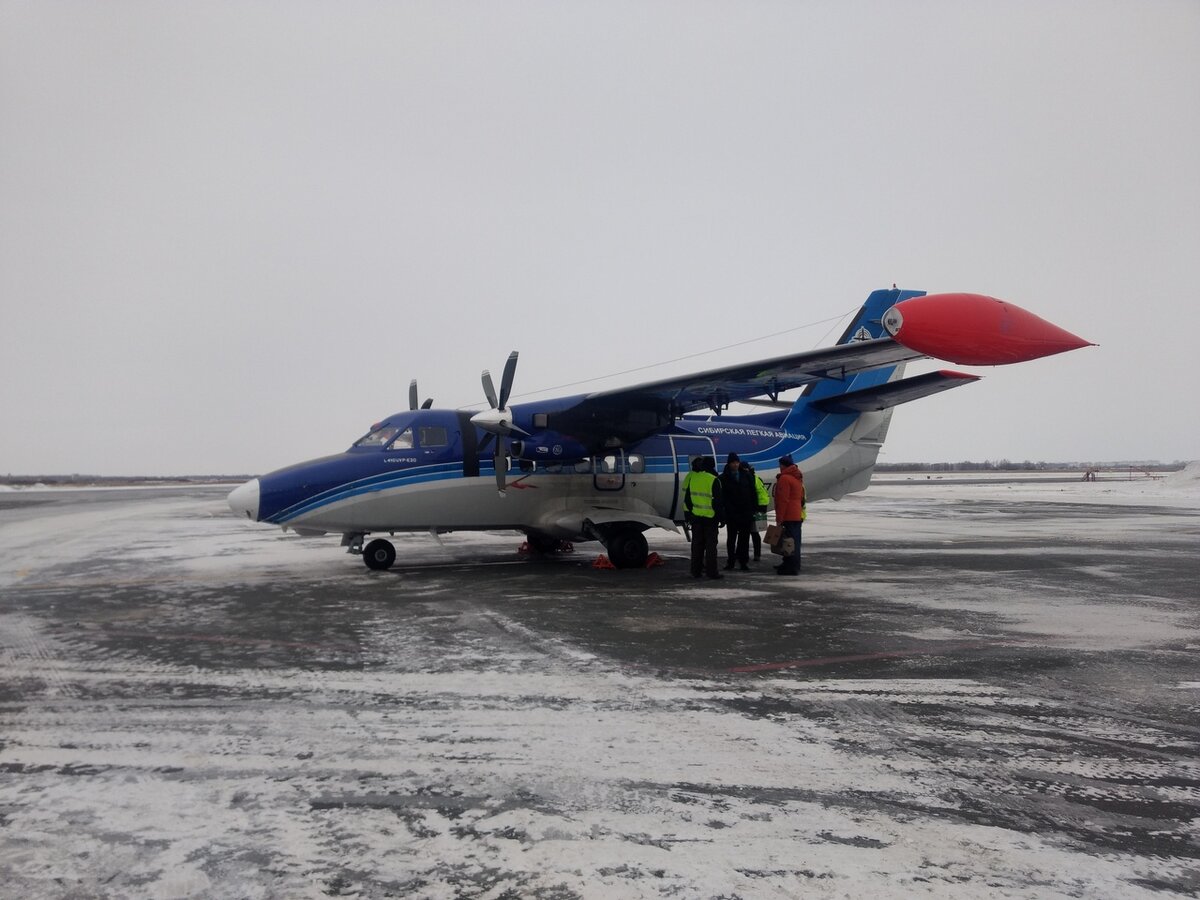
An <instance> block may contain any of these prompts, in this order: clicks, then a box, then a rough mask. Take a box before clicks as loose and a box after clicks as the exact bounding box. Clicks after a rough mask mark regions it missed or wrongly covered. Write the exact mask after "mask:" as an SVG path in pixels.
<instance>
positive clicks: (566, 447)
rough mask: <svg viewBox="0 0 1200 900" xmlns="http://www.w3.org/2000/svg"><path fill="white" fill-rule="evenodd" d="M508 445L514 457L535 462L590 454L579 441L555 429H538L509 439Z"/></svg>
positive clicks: (579, 457) (571, 458) (562, 459)
mask: <svg viewBox="0 0 1200 900" xmlns="http://www.w3.org/2000/svg"><path fill="white" fill-rule="evenodd" d="M508 446H509V448H510V449H511V452H512V455H513V456H514V457H515V458H517V459H528V460H533V461H535V462H573V461H574V460H577V459H585V458H586V457H589V456H591V455H592V454H591V451H589V450H588V448H587V447H585V446H584V445H583V444H581V443H580V442H579V441H577V440H575V439H574V438H571V437H567V436H566V435H563V434H559V433H558V432H557V431H539V432H537V433H536V434H531V435H529V436H528V437H524V438H520V439H517V440H512V441H509V444H508Z"/></svg>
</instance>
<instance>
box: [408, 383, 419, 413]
mask: <svg viewBox="0 0 1200 900" xmlns="http://www.w3.org/2000/svg"><path fill="white" fill-rule="evenodd" d="M408 408H409V409H416V408H417V379H415V378H414V379H413V380H412V381H410V382H409V383H408Z"/></svg>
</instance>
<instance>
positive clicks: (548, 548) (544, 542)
mask: <svg viewBox="0 0 1200 900" xmlns="http://www.w3.org/2000/svg"><path fill="white" fill-rule="evenodd" d="M561 543H562V541H560V540H559V539H558V538H553V537H550V535H548V534H539V533H538V532H536V531H534V532H530V534H529V546H530V547H532V548H533V550H534V552H535V553H540V554H542V555H543V556H549V555H550V554H552V553H555V552H557V551H558V546H559V544H561Z"/></svg>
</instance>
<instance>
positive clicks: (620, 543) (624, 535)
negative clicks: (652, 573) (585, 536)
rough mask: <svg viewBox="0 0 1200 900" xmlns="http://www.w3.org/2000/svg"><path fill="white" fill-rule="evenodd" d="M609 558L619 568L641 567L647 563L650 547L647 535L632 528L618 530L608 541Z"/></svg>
mask: <svg viewBox="0 0 1200 900" xmlns="http://www.w3.org/2000/svg"><path fill="white" fill-rule="evenodd" d="M607 549H608V558H609V559H610V560H611V561H612V564H613V565H614V566H616V567H617V568H618V569H640V568H642V567H643V566H644V565H646V557H647V556H648V555H649V549H650V548H649V547H647V546H646V536H645V535H644V534H642V533H641V532H640V531H634V530H632V529H629V530H626V531H618V532H617V533H616V534H615V535H613V536H612V538H611V539H610V540H609V542H608V548H607Z"/></svg>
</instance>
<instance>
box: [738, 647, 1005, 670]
mask: <svg viewBox="0 0 1200 900" xmlns="http://www.w3.org/2000/svg"><path fill="white" fill-rule="evenodd" d="M990 646H992V645H991V644H952V645H950V646H948V647H929V648H927V649H916V648H914V649H912V650H883V651H880V652H879V653H856V654H853V655H851V656H820V657H817V658H815V659H790V660H788V661H786V662H773V663H755V664H753V665H748V666H734V667H732V668H730V669H726V670H725V671H727V672H735V673H746V672H773V671H776V670H778V669H804V668H808V667H809V666H832V665H836V664H837V663H847V662H868V661H870V660H873V659H895V658H897V657H901V656H932V655H935V654H939V653H948V652H952V651H955V650H981V649H983V648H984V647H990Z"/></svg>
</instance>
